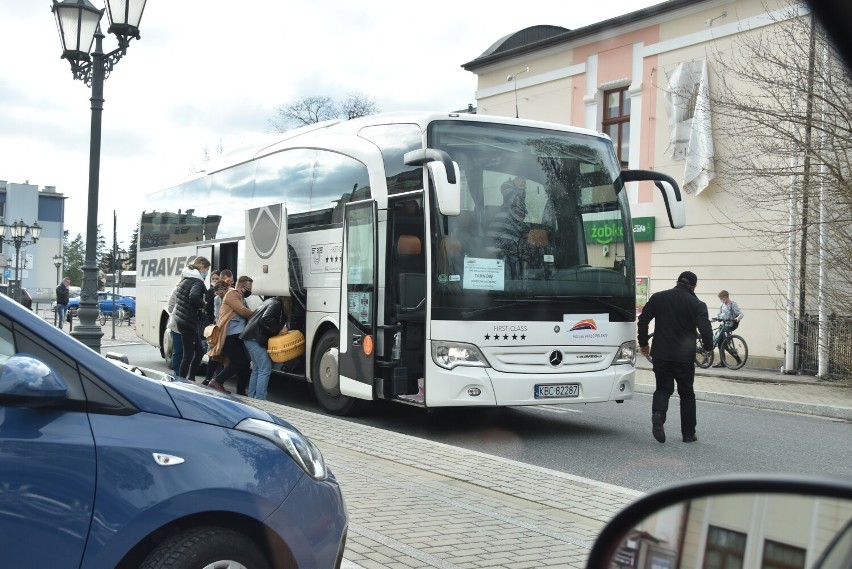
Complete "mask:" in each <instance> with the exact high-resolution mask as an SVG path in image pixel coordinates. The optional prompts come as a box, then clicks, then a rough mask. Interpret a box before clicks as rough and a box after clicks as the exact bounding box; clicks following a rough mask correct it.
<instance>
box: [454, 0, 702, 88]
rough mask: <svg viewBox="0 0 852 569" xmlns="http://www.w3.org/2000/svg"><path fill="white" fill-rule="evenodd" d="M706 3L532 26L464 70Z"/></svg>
mask: <svg viewBox="0 0 852 569" xmlns="http://www.w3.org/2000/svg"><path fill="white" fill-rule="evenodd" d="M705 1H707V0H668V1H667V2H662V3H660V4H656V5H654V6H649V7H648V8H643V9H641V10H636V11H635V12H630V13H628V14H624V15H622V16H617V17H615V18H610V19H609V20H604V21H603V22H597V23H595V24H591V25H588V26H584V27H582V28H577V29H576V30H570V29H568V28H563V27H560V26H551V25H540V26H531V27H529V28H526V29H523V30H520V31H518V32H514V33H511V34H509V35H507V36H504V37H502V38H500V39H499V40H497V41H496V42H495V43H494V44H493V45H491V47H489V48H488V49H486V50H485V51H484V52H483V53H482V54H480V55H479V56H478V57H477V58H476V59H474V60H472V61H468V62H467V63H463V64H462V66H461V67H462V69H465V70H467V71H475V70H477V69H480V68H482V67H485V66H486V65H491V64H493V63H499V62H501V61H506V60H509V59H512V58H514V57H517V56H519V55H524V54H527V53H531V52H536V51H539V50H541V49H544V48H547V47H551V46H554V45H559V44H563V43H567V42H570V41H575V40H577V39H581V38H584V37H587V36H592V35H594V34H598V33H600V32H601V31H604V30H608V29H611V28H616V27H619V26H624V25H627V24H633V23H636V22H640V21H642V20H648V19H652V18H655V17H657V16H660V15H662V14H667V13H669V12H673V11H675V10H678V9H680V8H683V7H685V6H694V5H695V4H697V3H700V2H705Z"/></svg>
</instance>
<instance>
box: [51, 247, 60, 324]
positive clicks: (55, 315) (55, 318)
mask: <svg viewBox="0 0 852 569" xmlns="http://www.w3.org/2000/svg"><path fill="white" fill-rule="evenodd" d="M53 266H54V267H56V286H59V283H60V282H61V281H60V280H59V267H61V266H62V255H58V254H57V255H54V256H53ZM58 318H59V310H58V309H57V310H54V311H53V325H54V326H57V325H58V324H59V320H58Z"/></svg>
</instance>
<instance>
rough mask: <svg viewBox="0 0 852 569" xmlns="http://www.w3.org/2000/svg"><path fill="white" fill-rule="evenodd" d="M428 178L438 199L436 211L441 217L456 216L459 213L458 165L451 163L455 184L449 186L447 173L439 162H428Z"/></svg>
mask: <svg viewBox="0 0 852 569" xmlns="http://www.w3.org/2000/svg"><path fill="white" fill-rule="evenodd" d="M427 167H428V168H429V178H431V179H432V183H433V184H435V195H436V196H437V198H438V211H440V212H441V215H458V214H459V213H461V187H460V186H459V183H458V180H459V165H458V164H456V163H455V162H453V163H452V167H453V170H454V171H455V175H456V182H455V183H454V184H451V183H450V182H448V181H447V171H446V170H445V169H444V165H443V164H441V163H440V162H430V163H429V164H428V165H427Z"/></svg>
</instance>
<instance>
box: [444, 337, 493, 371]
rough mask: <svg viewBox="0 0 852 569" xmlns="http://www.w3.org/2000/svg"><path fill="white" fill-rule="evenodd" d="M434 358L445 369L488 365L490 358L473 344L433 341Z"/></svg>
mask: <svg viewBox="0 0 852 569" xmlns="http://www.w3.org/2000/svg"><path fill="white" fill-rule="evenodd" d="M432 360H433V361H434V362H435V363H436V364H438V365H439V366H441V367H442V368H444V369H453V368H454V367H456V366H468V367H488V360H486V359H485V356H483V355H482V352H480V351H479V348H477V347H476V346H474V345H473V344H463V343H461V342H437V341H436V342H432Z"/></svg>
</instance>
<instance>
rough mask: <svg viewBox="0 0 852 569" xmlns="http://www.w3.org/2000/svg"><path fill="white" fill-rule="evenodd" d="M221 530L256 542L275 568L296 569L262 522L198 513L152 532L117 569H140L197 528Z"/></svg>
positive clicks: (219, 513) (239, 516)
mask: <svg viewBox="0 0 852 569" xmlns="http://www.w3.org/2000/svg"><path fill="white" fill-rule="evenodd" d="M201 527H204V528H219V529H223V530H229V531H234V532H236V533H239V534H242V535H244V536H245V537H247V538H248V539H249V540H250V541H251V542H252V543H254V544H255V545H256V546H257V547H258V548H260V550H261V551H262V552H263V554H264V555H265V556H266V558H267V559H268V560H270V564H271V566H272V567H276V568H277V567H284V568H288V567H295V566H296V565H295V562H294V560H293V556H292V554H291V553H290V548H289V547H288V545H287V544H286V543H285V542H284V541H282V540H281V538H280V537H279V536H278V535H277V534H276V533H275V532H271V531H268V530H267V529H266V527H265V526H264V525H263V523H262V522H260V521H258V520H256V519H254V518H251V517H249V516H246V515H244V514H240V513H236V512H225V511H217V512H199V513H196V514H191V515H188V516H184V517H182V518H179V519H174V520H170V521H169V523H167V524H166V525H164V526H162V527H158V528H156V529H154V530H153V531H151V532H150V533H149V534H148V535H147V536H145V538H144V539H142V540H140V541H139V542H138V543H137V544H136V545H135V546H134V547H133V548H132V549H131V550H130V551H128V552H127V554H126V555H125V556H124V557H123V558H122V559H121V561H119V562H118V563H117V564H116V565H115V567H116V569H138V567H140V566H141V564H142V562H143V561H144V560H145V559H146V558H147V557H148V556H149V555H150V554H151V553H152V552H153V551H154V550H155V549H156V548H157V547H158V546H160V545H161V544H162V543H164V542H166V541H167V540H169V539H172V538H174V537H175V536H177V535H180V534H182V533H184V532H187V531H190V530H193V529H198V528H201Z"/></svg>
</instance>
